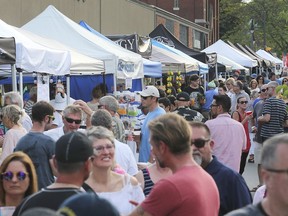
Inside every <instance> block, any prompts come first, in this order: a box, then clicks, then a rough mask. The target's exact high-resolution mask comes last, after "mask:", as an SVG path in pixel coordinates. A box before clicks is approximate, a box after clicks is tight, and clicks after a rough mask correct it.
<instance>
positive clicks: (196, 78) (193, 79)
mask: <svg viewBox="0 0 288 216" xmlns="http://www.w3.org/2000/svg"><path fill="white" fill-rule="evenodd" d="M198 79H199V76H198V75H197V74H192V75H191V76H190V81H196V80H198Z"/></svg>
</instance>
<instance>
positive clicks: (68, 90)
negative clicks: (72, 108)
mask: <svg viewBox="0 0 288 216" xmlns="http://www.w3.org/2000/svg"><path fill="white" fill-rule="evenodd" d="M70 85H71V82H70V75H67V76H66V95H67V101H66V105H67V106H68V104H70Z"/></svg>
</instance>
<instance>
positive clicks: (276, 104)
mask: <svg viewBox="0 0 288 216" xmlns="http://www.w3.org/2000/svg"><path fill="white" fill-rule="evenodd" d="M286 108H287V105H286V104H285V102H284V101H283V100H282V99H278V98H276V97H271V98H269V99H267V100H266V101H265V102H264V107H263V112H262V114H263V115H265V114H270V121H269V122H266V123H264V124H263V126H262V129H261V137H265V138H269V137H272V136H274V135H276V134H279V133H283V132H284V128H283V124H284V122H285V121H286V120H287V111H286Z"/></svg>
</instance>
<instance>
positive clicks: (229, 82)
mask: <svg viewBox="0 0 288 216" xmlns="http://www.w3.org/2000/svg"><path fill="white" fill-rule="evenodd" d="M234 83H235V79H234V78H232V77H230V78H228V79H227V80H226V82H225V85H226V87H227V92H226V94H227V95H228V96H229V97H230V98H231V97H232V95H233V94H234V92H233V85H234Z"/></svg>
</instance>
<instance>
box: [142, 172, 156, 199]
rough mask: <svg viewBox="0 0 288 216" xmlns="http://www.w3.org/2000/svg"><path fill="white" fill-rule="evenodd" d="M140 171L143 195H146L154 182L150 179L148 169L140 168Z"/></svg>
mask: <svg viewBox="0 0 288 216" xmlns="http://www.w3.org/2000/svg"><path fill="white" fill-rule="evenodd" d="M142 172H143V177H144V194H145V196H148V195H149V193H150V191H151V190H152V188H153V186H154V182H153V181H152V180H151V178H150V174H149V170H148V169H147V168H145V169H142Z"/></svg>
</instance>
